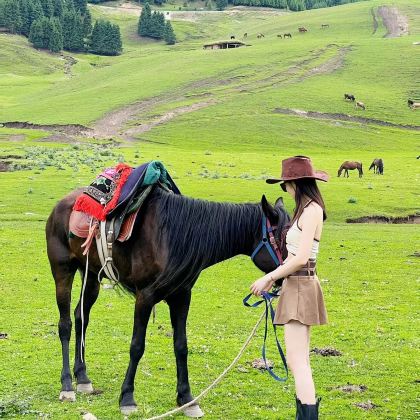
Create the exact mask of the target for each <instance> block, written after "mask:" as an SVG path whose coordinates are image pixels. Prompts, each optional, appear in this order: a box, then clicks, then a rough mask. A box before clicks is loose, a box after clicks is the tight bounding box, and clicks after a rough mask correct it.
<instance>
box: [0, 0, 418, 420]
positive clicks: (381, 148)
mask: <svg viewBox="0 0 420 420" xmlns="http://www.w3.org/2000/svg"><path fill="white" fill-rule="evenodd" d="M118 4H119V3H117V2H110V3H107V4H106V5H103V6H90V8H91V12H92V14H93V16H94V17H95V18H99V17H106V18H107V19H111V20H112V21H113V22H115V23H118V24H119V25H120V26H121V29H122V34H123V37H124V51H123V54H122V55H121V56H118V57H100V56H94V55H89V54H71V55H70V54H69V53H67V52H66V53H64V54H63V55H53V54H49V53H46V52H43V51H36V50H34V49H33V48H31V47H30V46H29V44H28V42H27V40H26V39H24V38H22V37H19V36H13V35H9V34H0V123H5V122H10V121H29V122H32V123H36V124H83V125H86V126H89V127H91V128H92V130H93V131H92V132H90V133H88V134H86V135H83V134H72V133H70V132H69V131H66V129H65V128H63V129H62V130H61V131H57V129H55V131H54V130H53V129H51V128H48V127H44V128H43V127H38V128H37V129H28V128H27V129H19V128H6V127H0V164H1V163H3V162H8V163H10V164H14V165H16V166H15V169H17V170H15V171H11V172H0V191H1V194H0V249H1V255H2V264H1V269H0V333H7V334H8V338H7V339H0V361H1V363H0V377H1V378H2V380H1V381H0V417H2V416H3V417H6V418H8V417H12V416H15V417H18V418H35V417H36V418H38V417H39V416H40V415H49V416H50V417H51V418H65V419H77V418H80V416H81V413H82V412H84V411H89V412H92V413H94V414H95V415H96V416H97V417H98V418H99V419H115V418H119V417H120V416H119V411H118V395H119V390H120V386H121V383H122V380H123V376H124V373H125V369H126V366H127V362H128V349H129V342H130V337H131V329H132V309H133V302H132V300H131V299H130V298H128V297H126V296H119V295H118V294H117V293H116V292H115V291H113V290H108V289H107V290H103V291H102V292H101V294H100V297H99V300H98V302H97V304H96V305H95V307H94V308H93V313H92V317H91V325H90V327H89V331H88V335H87V363H88V370H89V374H90V376H91V377H92V379H93V382H94V386H95V387H96V388H98V389H101V390H103V391H104V392H103V394H100V395H95V396H89V397H86V396H80V395H78V397H77V398H78V399H77V402H76V403H74V404H61V403H59V402H58V394H59V388H60V384H59V376H60V369H61V355H60V354H61V350H60V345H59V339H58V335H57V328H56V323H57V319H58V318H57V309H56V304H55V292H54V285H53V280H52V277H51V274H50V270H49V266H48V261H47V258H46V253H45V241H44V227H45V220H46V218H47V217H48V214H49V212H50V211H51V209H52V207H53V205H54V204H55V203H56V201H57V200H59V199H60V198H61V197H62V196H63V195H64V194H66V193H67V192H68V191H70V190H72V189H74V188H76V187H79V186H82V185H86V184H87V183H89V182H90V181H91V180H92V178H93V177H94V176H95V174H96V173H97V172H98V171H99V170H100V168H102V167H104V166H106V165H111V164H113V163H115V162H116V161H118V160H125V161H126V162H128V163H130V164H133V165H137V164H139V163H141V162H144V161H147V160H150V159H160V160H162V161H163V162H164V163H165V165H166V166H167V167H168V168H169V170H170V173H171V174H172V175H173V177H174V179H175V181H176V182H177V184H178V185H179V187H180V189H181V191H182V192H183V193H184V194H186V195H190V196H194V197H201V198H205V199H210V200H218V201H219V200H229V201H235V202H243V201H252V202H256V201H258V200H259V199H260V198H261V195H262V194H266V195H267V196H268V197H269V199H270V200H271V201H274V200H275V199H276V198H277V197H278V196H279V195H284V194H283V193H282V192H281V191H280V190H279V189H278V186H268V185H267V184H266V183H265V182H264V179H265V178H267V177H268V176H272V175H277V174H278V173H279V170H280V162H281V159H283V158H285V157H287V156H290V155H295V154H305V155H309V156H311V157H312V158H313V161H314V164H315V165H316V167H318V168H320V169H324V170H326V171H327V172H328V173H330V175H331V180H330V182H329V183H327V184H323V185H322V186H321V188H322V192H323V194H324V196H325V200H326V203H327V212H328V220H327V223H326V225H325V229H324V233H323V240H322V249H321V253H320V260H319V267H320V268H319V270H320V278H321V279H322V280H321V281H322V286H323V289H324V293H325V298H326V301H327V308H328V311H329V318H330V324H329V325H328V326H327V327H324V328H316V329H314V330H313V335H312V347H318V348H320V347H327V346H332V347H334V348H336V349H338V350H339V351H341V353H342V356H340V357H325V358H324V357H321V356H317V355H312V356H311V363H312V365H313V370H314V378H315V382H316V386H317V392H318V394H319V395H321V396H322V397H323V400H322V403H321V413H322V418H325V419H346V420H347V419H349V420H350V419H351V420H352V419H359V418H363V419H378V418H380V419H397V418H401V419H414V418H417V416H418V413H416V410H417V407H416V396H417V395H418V392H417V387H418V383H417V382H418V370H417V369H416V366H415V363H414V361H415V360H416V359H418V357H419V352H418V336H419V331H418V327H417V325H418V324H417V323H416V320H417V319H416V318H417V314H418V313H419V303H418V302H419V300H418V296H417V293H416V282H417V280H418V274H417V273H418V268H419V262H418V252H419V249H418V244H419V240H420V231H419V228H418V225H391V224H390V225H383V224H362V225H354V224H347V223H345V220H346V219H347V218H349V217H359V216H366V215H387V216H406V215H409V214H414V213H416V212H419V211H420V209H419V205H418V202H419V193H420V190H419V187H418V180H419V162H420V160H417V159H416V156H418V154H419V150H420V147H419V146H420V131H419V130H418V129H415V127H414V128H413V127H411V128H407V127H404V126H406V125H411V126H420V110H417V111H413V110H410V109H409V108H408V107H407V105H406V100H407V98H408V97H414V98H416V97H417V98H420V80H419V77H418V73H419V72H418V69H419V68H420V46H418V45H417V46H416V45H413V42H417V41H420V5H418V4H416V2H413V1H410V0H394V1H393V2H392V4H391V2H389V3H387V2H384V1H379V0H372V1H366V2H360V3H355V4H348V5H345V6H340V7H334V8H329V9H321V10H312V11H308V12H302V13H284V12H281V11H277V10H243V9H237V8H234V9H229V10H227V11H225V12H220V13H218V12H197V13H193V12H179V13H178V12H174V11H173V10H174V8H173V7H172V6H171V13H172V14H171V15H170V16H171V19H172V20H173V26H174V28H175V32H176V33H177V37H178V39H179V43H177V44H176V45H175V46H173V47H170V46H166V45H164V44H163V43H160V42H155V41H151V40H145V39H140V38H138V37H137V35H136V25H137V19H138V17H137V15H136V13H137V12H136V10H132V9H129V10H122V9H121V8H115V7H114V6H118ZM384 4H388V5H389V6H395V7H397V8H398V10H399V11H400V13H401V14H402V15H404V16H406V17H407V19H408V35H405V36H401V37H396V38H387V37H384V36H385V35H386V33H387V29H386V28H385V26H384V25H383V22H382V19H381V18H380V16H379V14H378V7H379V6H382V5H384ZM175 9H176V8H175ZM372 13H374V15H375V16H376V20H377V24H378V27H377V28H376V31H375V30H374V25H373V16H372ZM323 23H328V24H329V28H328V29H321V24H323ZM299 26H305V27H306V28H308V33H306V34H299V33H298V32H297V28H298V27H299ZM245 32H247V33H248V38H247V39H246V40H245V42H246V43H248V44H250V46H248V47H243V48H239V49H235V50H223V51H208V50H203V49H202V45H203V44H204V43H207V42H208V41H214V40H223V39H228V38H229V37H230V36H231V35H235V36H236V37H237V38H238V39H241V38H242V35H243V34H244V33H245ZM260 32H262V33H264V35H265V37H264V38H262V39H257V38H256V34H257V33H260ZM287 32H291V33H292V36H293V37H292V39H286V40H285V39H279V38H278V37H277V34H284V33H287ZM72 59H75V60H77V63H76V64H74V65H72V62H73V61H72ZM345 92H349V93H354V94H355V95H356V97H357V98H358V99H360V100H362V101H363V102H364V103H365V104H366V107H367V109H366V111H362V110H356V109H355V108H354V105H353V104H351V103H348V102H345V101H344V99H343V94H344V93H345ZM133 104H134V105H133ZM121 109H122V110H123V111H124V112H122V113H119V114H118V113H116V112H115V111H120V110H121ZM290 110H298V111H297V115H296V113H295V114H291V113H290ZM301 111H317V112H319V113H326V114H332V115H330V117H331V118H332V119H323V118H320V117H317V118H307V117H305V116H303V114H302V113H301ZM299 112H300V114H299ZM339 114H345V115H350V116H351V117H355V118H354V119H353V120H352V121H345V120H343V119H340V118H342V116H341V117H340V115H339ZM363 118H371V119H375V120H379V121H381V122H384V123H393V124H395V125H396V126H386V125H379V123H376V124H374V123H372V122H369V121H366V120H363ZM113 124H114V125H113ZM398 125H400V126H398ZM115 127H117V128H115ZM130 130H131V131H130ZM111 138H112V139H113V140H110V139H111ZM375 157H382V158H383V159H384V164H385V172H384V175H383V176H376V175H374V174H373V173H372V172H370V173H369V171H368V167H369V164H370V163H371V161H372V160H373V158H375ZM344 160H359V161H362V162H363V167H364V172H365V175H364V177H363V178H361V179H359V178H358V177H357V174H355V173H351V174H350V178H349V179H344V178H337V176H336V173H337V169H338V167H339V165H340V163H341V162H342V161H344ZM285 203H286V206H287V208H288V209H289V210H290V211H292V209H293V203H292V202H291V200H290V199H289V197H285ZM259 274H260V273H259V272H258V270H256V269H255V268H254V267H253V265H252V263H251V262H250V261H249V259H248V258H245V257H238V258H235V259H233V260H230V261H227V262H225V263H223V264H219V265H217V266H216V267H212V268H210V269H208V270H206V271H205V272H204V273H203V274H202V276H201V277H200V279H199V281H198V283H197V285H196V286H195V288H194V289H193V290H194V291H193V303H192V308H191V312H190V317H189V324H188V329H189V348H190V377H191V384H192V388H193V392H194V394H195V395H197V394H198V393H199V392H200V391H201V390H202V389H204V388H205V387H206V386H207V385H208V384H209V383H210V382H211V381H212V380H213V378H215V377H216V376H217V375H218V374H219V373H220V372H222V371H223V369H224V368H225V367H226V366H227V364H228V363H229V362H230V360H232V359H233V358H234V356H235V355H236V353H237V350H238V349H239V348H240V346H241V345H242V343H243V341H244V340H245V338H246V337H247V336H248V334H249V331H250V330H251V328H252V326H253V325H254V324H255V322H256V320H257V318H258V316H259V311H258V310H255V311H251V310H248V309H245V308H244V307H243V306H242V297H243V296H245V294H246V293H247V291H248V288H249V285H250V284H251V282H252V281H253V280H254V279H255V278H257V277H258V276H259ZM79 291H80V280H79V279H77V281H76V282H75V287H74V290H73V302H76V301H77V298H78V294H79ZM170 331H171V329H170V323H169V317H168V310H167V307H166V305H165V304H159V305H158V308H157V322H156V324H151V325H150V327H149V330H148V338H147V340H148V341H147V345H146V353H145V356H144V358H143V359H142V361H141V363H140V366H139V370H138V375H137V379H136V398H137V401H138V403H139V417H138V418H148V417H151V416H152V415H157V414H159V413H161V412H164V411H166V410H169V409H171V408H173V406H174V404H175V398H174V396H175V364H174V359H173V357H172V354H173V352H172V348H171V338H170ZM73 337H74V334H73ZM261 339H262V330H261V331H260V332H259V335H258V337H256V338H255V339H254V341H253V342H252V344H251V347H250V348H249V349H248V350H247V352H246V353H245V355H244V356H243V357H242V359H241V361H240V368H239V369H234V371H233V372H232V373H231V374H229V375H228V376H227V378H226V379H225V380H224V381H223V382H222V383H221V384H220V385H219V387H217V388H216V390H215V391H214V392H212V393H210V394H209V395H208V396H207V397H206V398H205V399H204V400H203V402H202V408H203V410H204V411H205V412H206V418H208V419H221V418H224V419H235V420H236V419H237V420H239V419H244V418H255V419H279V418H280V419H286V418H292V417H293V414H294V407H293V406H294V387H293V381H292V380H290V381H288V382H287V383H286V384H284V385H283V384H282V385H279V384H276V383H274V382H273V381H272V379H271V378H270V377H269V376H268V375H266V374H264V373H261V372H259V371H256V370H255V369H253V368H252V367H251V361H252V360H253V359H255V358H256V357H259V354H260V345H261ZM72 347H73V344H72ZM273 352H274V348H271V349H270V358H274V353H273ZM276 366H279V363H278V362H277V360H276ZM347 383H350V384H353V385H365V386H366V387H367V389H366V391H364V392H360V393H359V392H353V393H346V392H343V391H341V390H340V389H338V387H340V386H344V385H346V384H347ZM368 401H371V402H372V403H373V404H374V405H375V408H372V409H370V410H364V409H362V408H360V407H358V406H357V405H356V404H359V403H367V402H368ZM134 418H136V417H134Z"/></svg>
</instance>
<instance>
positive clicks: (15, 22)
mask: <svg viewBox="0 0 420 420" xmlns="http://www.w3.org/2000/svg"><path fill="white" fill-rule="evenodd" d="M3 25H4V26H5V27H6V28H7V29H8V30H9V31H10V32H11V33H12V34H16V33H19V32H20V30H21V28H22V17H21V14H20V7H19V3H18V2H17V0H6V1H5V2H4V4H3Z"/></svg>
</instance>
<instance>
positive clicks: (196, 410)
mask: <svg viewBox="0 0 420 420" xmlns="http://www.w3.org/2000/svg"><path fill="white" fill-rule="evenodd" d="M183 412H184V414H185V415H186V416H187V417H192V418H199V417H203V416H204V413H203V411H202V410H201V408H200V406H199V405H198V404H195V405H190V406H189V407H187V408H185V409H184V410H183Z"/></svg>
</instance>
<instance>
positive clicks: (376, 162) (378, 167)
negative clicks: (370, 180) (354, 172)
mask: <svg viewBox="0 0 420 420" xmlns="http://www.w3.org/2000/svg"><path fill="white" fill-rule="evenodd" d="M371 169H373V172H374V173H375V174H380V175H383V174H384V162H383V160H382V159H381V158H378V159H373V162H372V163H371V165H370V166H369V171H370V170H371Z"/></svg>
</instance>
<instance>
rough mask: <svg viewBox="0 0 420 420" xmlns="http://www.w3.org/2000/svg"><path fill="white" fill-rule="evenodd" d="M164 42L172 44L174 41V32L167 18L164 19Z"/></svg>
mask: <svg viewBox="0 0 420 420" xmlns="http://www.w3.org/2000/svg"><path fill="white" fill-rule="evenodd" d="M164 39H165V42H166V43H167V44H169V45H174V44H175V42H176V36H175V32H174V30H173V28H172V25H171V22H170V21H169V20H167V21H166V24H165V34H164Z"/></svg>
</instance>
